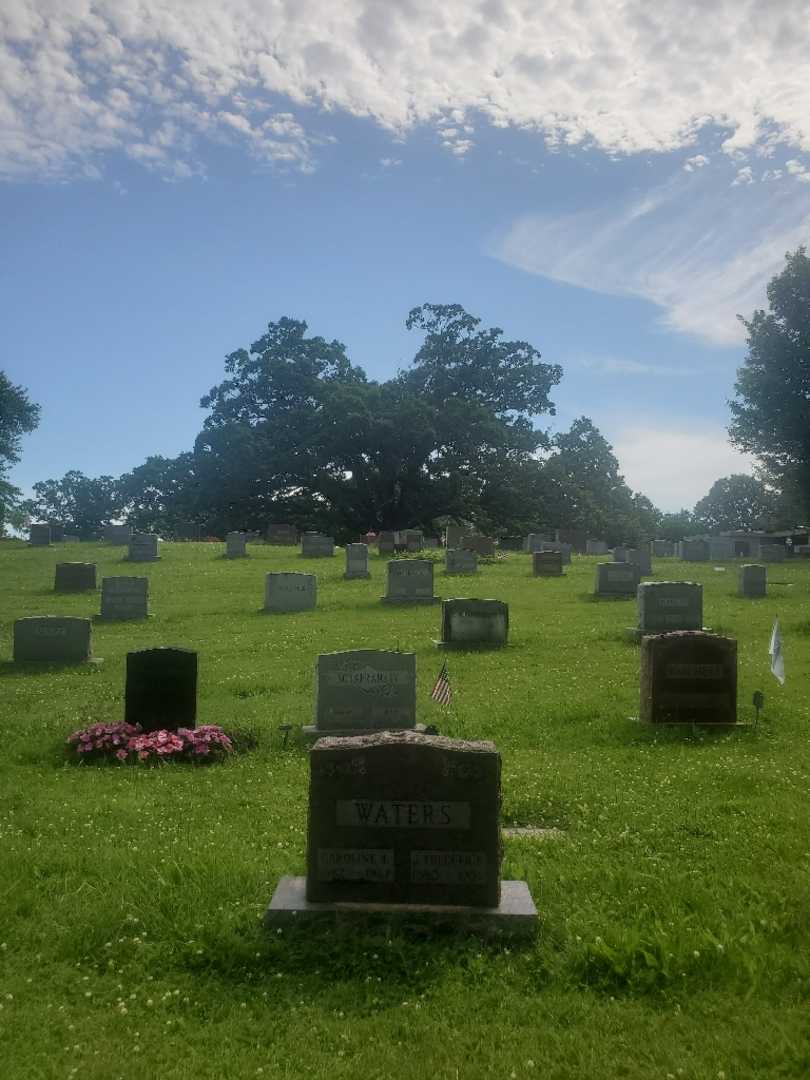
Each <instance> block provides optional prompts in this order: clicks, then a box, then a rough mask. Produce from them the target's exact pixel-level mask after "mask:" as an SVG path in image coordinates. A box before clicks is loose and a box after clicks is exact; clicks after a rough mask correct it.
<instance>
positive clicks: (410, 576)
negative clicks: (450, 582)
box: [380, 559, 440, 604]
mask: <svg viewBox="0 0 810 1080" xmlns="http://www.w3.org/2000/svg"><path fill="white" fill-rule="evenodd" d="M380 599H381V600H382V602H383V603H384V604H437V603H438V602H439V599H440V598H439V597H438V596H434V595H433V563H432V561H431V560H430V559H392V560H391V561H390V562H389V563H388V566H387V576H386V591H385V596H383V597H381V598H380Z"/></svg>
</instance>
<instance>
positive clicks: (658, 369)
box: [579, 356, 696, 378]
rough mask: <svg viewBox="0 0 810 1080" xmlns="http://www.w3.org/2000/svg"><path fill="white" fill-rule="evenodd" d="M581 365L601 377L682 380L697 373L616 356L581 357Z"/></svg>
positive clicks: (686, 368) (687, 368) (684, 368)
mask: <svg viewBox="0 0 810 1080" xmlns="http://www.w3.org/2000/svg"><path fill="white" fill-rule="evenodd" d="M579 364H580V366H581V367H584V368H587V369H588V370H589V371H593V372H596V373H597V374H601V375H631V376H632V375H651V376H655V377H658V378H673V377H674V378H682V377H685V376H689V375H694V374H695V373H696V372H695V369H694V368H690V367H686V366H684V367H674V366H672V365H668V364H645V363H643V362H642V361H640V360H624V359H622V358H620V357H616V356H587V357H581V358H580V360H579Z"/></svg>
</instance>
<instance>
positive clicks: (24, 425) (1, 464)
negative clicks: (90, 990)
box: [0, 371, 39, 536]
mask: <svg viewBox="0 0 810 1080" xmlns="http://www.w3.org/2000/svg"><path fill="white" fill-rule="evenodd" d="M38 423H39V405H36V404H34V402H33V401H31V400H30V399H29V398H28V394H27V392H26V390H25V389H24V388H23V387H22V386H15V385H14V383H12V382H11V380H10V379H9V378H8V376H7V375H6V374H5V372H3V371H0V536H2V535H3V532H4V529H5V525H6V523H7V522H11V523H12V524H16V525H20V524H22V520H23V517H24V510H22V508H21V504H20V494H21V493H20V490H19V488H17V487H15V486H14V485H13V484H11V483H10V482H9V480H8V470H9V468H10V466H11V465H14V464H15V463H16V462H18V461H19V460H20V443H21V441H22V436H23V435H24V434H26V433H27V432H30V431H33V430H34V428H35V427H36V426H37V424H38Z"/></svg>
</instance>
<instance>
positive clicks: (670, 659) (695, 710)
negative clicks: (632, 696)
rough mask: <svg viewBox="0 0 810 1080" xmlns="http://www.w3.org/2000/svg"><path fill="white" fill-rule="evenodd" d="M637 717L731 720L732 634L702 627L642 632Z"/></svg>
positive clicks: (734, 677)
mask: <svg viewBox="0 0 810 1080" xmlns="http://www.w3.org/2000/svg"><path fill="white" fill-rule="evenodd" d="M641 719H642V720H643V721H644V722H645V723H650V724H735V723H736V722H737V642H736V640H735V639H734V638H727V637H719V636H716V635H715V634H707V633H704V632H703V631H700V630H685V631H679V632H676V633H672V634H657V635H652V636H650V637H645V638H642V640H641Z"/></svg>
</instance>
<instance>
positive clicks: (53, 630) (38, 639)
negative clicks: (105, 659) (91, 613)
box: [14, 615, 93, 664]
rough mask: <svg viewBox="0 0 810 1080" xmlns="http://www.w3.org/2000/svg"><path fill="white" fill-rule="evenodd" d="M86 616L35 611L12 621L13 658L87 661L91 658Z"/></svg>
mask: <svg viewBox="0 0 810 1080" xmlns="http://www.w3.org/2000/svg"><path fill="white" fill-rule="evenodd" d="M92 634H93V631H92V625H91V622H90V620H89V619H77V618H73V617H72V616H62V615H36V616H31V617H29V618H27V619H17V620H16V621H15V623H14V661H15V663H25V662H31V661H36V662H38V663H50V664H86V663H88V662H89V661H91V660H92V658H93V649H92Z"/></svg>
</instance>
